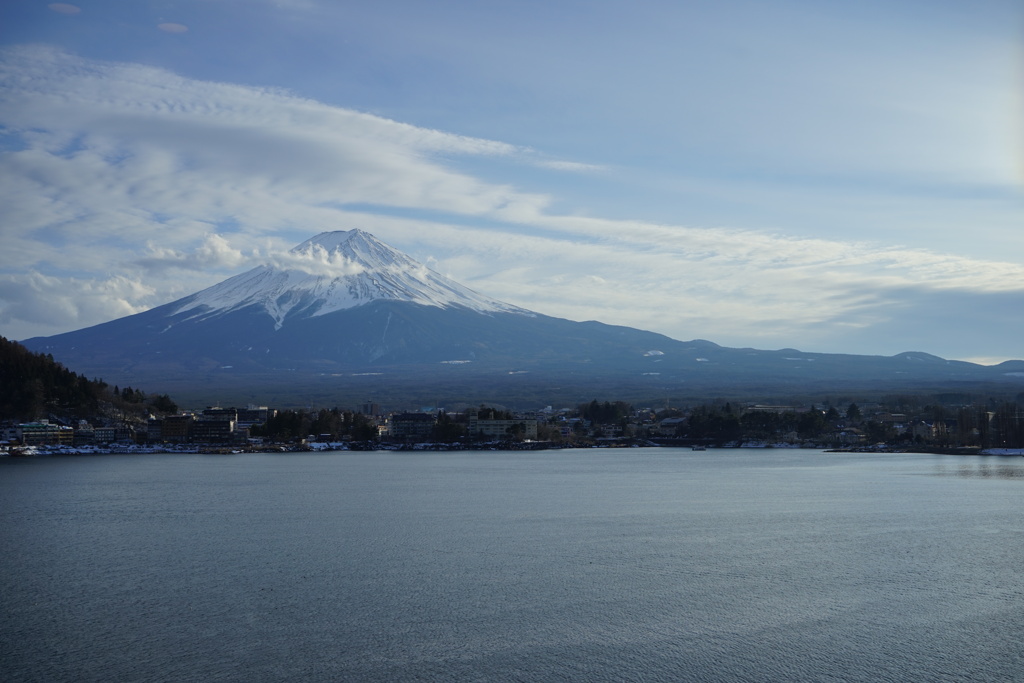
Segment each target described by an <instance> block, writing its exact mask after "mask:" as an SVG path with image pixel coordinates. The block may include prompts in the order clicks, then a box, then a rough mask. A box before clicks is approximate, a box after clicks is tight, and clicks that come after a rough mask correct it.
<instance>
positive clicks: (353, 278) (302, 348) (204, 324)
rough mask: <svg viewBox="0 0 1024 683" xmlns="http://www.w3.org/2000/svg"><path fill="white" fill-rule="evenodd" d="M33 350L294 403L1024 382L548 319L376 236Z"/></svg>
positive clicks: (187, 387)
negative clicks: (685, 339)
mask: <svg viewBox="0 0 1024 683" xmlns="http://www.w3.org/2000/svg"><path fill="white" fill-rule="evenodd" d="M23 344H24V345H25V346H27V347H28V348H29V349H31V350H33V351H40V352H46V353H50V354H52V355H53V357H54V358H55V359H56V360H58V361H60V362H61V363H63V364H64V365H65V366H67V367H68V368H70V369H72V370H73V371H75V372H78V373H81V374H85V375H87V376H90V377H101V378H103V379H104V380H106V381H107V382H109V383H117V384H119V385H122V386H133V387H136V388H142V389H144V390H147V391H159V392H170V393H172V395H174V396H175V397H176V398H180V399H185V400H188V399H192V400H196V401H207V402H213V401H224V402H236V403H240V402H247V401H259V402H276V403H277V404H278V405H283V404H292V405H295V404H298V405H301V404H304V403H317V404H320V405H324V404H328V405H329V404H334V405H344V404H346V402H348V403H349V404H352V403H358V402H362V401H365V400H367V399H373V400H378V401H391V402H396V401H402V402H403V403H408V404H410V405H418V404H420V405H421V404H423V403H424V402H425V401H430V400H445V401H448V402H452V401H466V402H477V401H499V402H516V401H538V402H548V403H550V402H553V401H579V400H589V399H591V398H594V397H595V396H601V397H603V398H612V399H618V398H622V399H627V400H641V399H652V400H656V399H660V400H664V399H666V398H671V397H707V396H711V395H725V396H737V395H742V396H751V397H753V396H765V397H767V396H780V395H790V394H795V393H803V394H806V395H812V394H814V393H815V392H817V393H821V392H824V391H837V390H848V391H856V390H868V389H871V390H879V389H881V390H914V389H925V388H938V387H941V388H943V389H944V390H949V389H954V388H956V387H967V386H975V385H978V384H986V385H987V384H991V383H998V384H999V385H1001V388H1004V389H1007V388H1011V387H1012V385H1014V384H1016V385H1017V386H1018V387H1020V386H1021V385H1022V384H1024V362H1021V361H1010V362H1008V363H1003V364H1002V365H999V366H993V367H988V366H981V365H975V364H972V363H965V362H960V361H946V360H943V359H941V358H938V357H935V356H931V355H928V354H925V353H905V354H900V355H898V356H892V357H881V356H855V355H839V354H817V353H814V354H812V353H802V352H799V351H796V350H794V349H783V350H781V351H758V350H755V349H730V348H725V347H721V346H719V345H717V344H714V343H712V342H708V341H703V340H694V341H689V342H682V341H678V340H674V339H671V338H669V337H666V336H664V335H660V334H656V333H654V332H646V331H643V330H637V329H633V328H628V327H618V326H613V325H606V324H603V323H599V322H593V321H591V322H573V321H570V320H564V319H560V318H554V317H550V316H545V315H542V314H539V313H535V312H532V311H528V310H526V309H523V308H519V307H517V306H513V305H511V304H507V303H504V302H501V301H498V300H496V299H492V298H490V297H487V296H484V295H482V294H480V293H478V292H475V291H473V290H471V289H469V288H467V287H464V286H463V285H461V284H459V283H457V282H454V281H453V280H451V279H449V278H446V277H444V276H443V275H440V274H439V273H436V272H434V271H433V270H431V269H429V268H427V267H426V266H424V265H423V264H421V263H419V262H417V261H415V260H414V259H412V258H410V257H409V256H407V255H405V254H403V253H401V252H399V251H397V250H395V249H393V248H391V247H389V246H388V245H386V244H384V243H383V242H381V241H379V240H377V239H376V238H375V237H373V236H372V235H370V234H369V233H366V232H363V231H361V230H350V231H338V232H325V233H321V234H319V235H317V236H315V237H313V238H311V239H309V240H307V241H305V242H303V243H302V244H300V245H298V246H296V247H295V248H293V249H292V250H291V251H290V252H288V253H287V254H284V255H282V256H280V257H277V258H275V259H273V260H272V261H271V262H268V263H265V264H264V265H261V266H258V267H256V268H253V269H252V270H250V271H248V272H245V273H242V274H240V275H236V276H234V277H231V278H229V279H227V280H225V281H223V282H221V283H219V284H217V285H214V286H212V287H209V288H207V289H204V290H202V291H199V292H196V293H195V294H192V295H190V296H186V297H184V298H182V299H179V300H177V301H173V302H170V303H168V304H164V305H162V306H158V307H156V308H153V309H151V310H149V311H145V312H143V313H139V314H136V315H131V316H128V317H125V318H120V319H118V320H113V321H110V322H107V323H103V324H100V325H96V326H94V327H89V328H85V329H82V330H77V331H74V332H68V333H65V334H59V335H55V336H52V337H36V338H33V339H28V340H26V341H24V342H23ZM1007 384H1009V385H1010V386H1007ZM1017 390H1020V389H1019V388H1018V389H1017Z"/></svg>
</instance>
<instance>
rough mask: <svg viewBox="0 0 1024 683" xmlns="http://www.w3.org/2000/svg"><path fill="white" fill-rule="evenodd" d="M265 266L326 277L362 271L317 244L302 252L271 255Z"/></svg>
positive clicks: (354, 273) (347, 260)
mask: <svg viewBox="0 0 1024 683" xmlns="http://www.w3.org/2000/svg"><path fill="white" fill-rule="evenodd" d="M266 264H267V265H270V266H274V267H276V268H280V269H283V270H297V271H299V272H302V273H307V274H309V275H323V276H327V277H343V276H346V275H358V274H359V273H361V272H363V270H364V268H363V266H361V265H360V264H358V263H356V262H354V261H350V260H349V259H347V258H345V256H344V255H343V254H340V253H330V252H328V251H327V250H326V249H324V248H323V247H322V246H320V245H318V244H314V245H310V246H309V247H308V248H306V249H304V250H302V251H291V250H289V251H286V252H282V253H277V254H273V255H272V256H271V257H270V258H269V259H267V261H266Z"/></svg>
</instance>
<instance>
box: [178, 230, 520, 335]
mask: <svg viewBox="0 0 1024 683" xmlns="http://www.w3.org/2000/svg"><path fill="white" fill-rule="evenodd" d="M380 299H386V300H392V301H408V302H411V303H416V304H421V305H424V306H436V307H438V308H450V307H459V308H465V309H469V310H473V311H477V312H479V313H495V312H502V313H522V314H529V311H526V310H525V309H522V308H518V307H516V306H512V305H510V304H506V303H503V302H501V301H498V300H496V299H491V298H490V297H486V296H484V295H482V294H479V293H477V292H474V291H473V290H471V289H469V288H468V287H463V286H462V285H460V284H459V283H457V282H455V281H454V280H451V279H449V278H447V277H445V276H443V275H441V274H439V273H436V272H434V271H433V270H431V269H429V268H427V267H426V266H424V265H423V264H421V263H419V262H418V261H416V260H414V259H412V258H410V257H409V256H406V255H405V254H403V253H402V252H400V251H398V250H396V249H393V248H392V247H390V246H388V245H386V244H384V243H383V242H381V241H380V240H378V239H377V238H375V237H374V236H373V235H371V234H370V233H368V232H364V231H362V230H348V231H344V230H341V231H335V232H324V233H320V234H319V235H316V236H315V237H311V238H310V239H308V240H306V241H305V242H303V243H302V244H299V245H298V246H296V247H294V248H292V249H291V250H290V251H289V252H287V253H286V254H280V255H277V256H275V257H273V258H271V259H270V260H269V261H268V262H267V263H265V264H263V265H261V266H257V267H256V268H253V269H252V270H250V271H248V272H245V273H242V274H240V275H236V276H234V277H232V278H229V279H227V280H225V281H224V282H221V283H220V284H217V285H214V286H213V287H209V288H207V289H204V290H202V291H200V292H197V293H196V294H193V295H192V296H189V297H186V298H185V299H183V300H182V301H181V305H180V306H179V307H178V308H177V309H176V310H175V313H182V312H185V311H195V316H193V317H203V318H205V317H210V316H213V315H219V314H222V313H227V312H229V311H235V310H239V309H242V308H247V307H249V306H262V307H263V308H264V310H266V312H267V314H268V315H270V316H271V317H272V318H273V319H274V323H275V326H276V327H277V328H280V327H281V326H283V325H284V322H285V318H287V317H288V316H289V315H301V316H302V317H312V316H320V315H325V314H327V313H332V312H334V311H340V310H343V309H347V308H354V307H356V306H361V305H363V304H365V303H368V302H370V301H375V300H380Z"/></svg>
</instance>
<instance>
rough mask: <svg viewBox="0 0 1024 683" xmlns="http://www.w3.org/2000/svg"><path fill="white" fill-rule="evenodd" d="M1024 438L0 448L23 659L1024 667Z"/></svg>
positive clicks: (173, 664)
mask: <svg viewBox="0 0 1024 683" xmlns="http://www.w3.org/2000/svg"><path fill="white" fill-rule="evenodd" d="M1022 502H1024V459H1022V458H1019V457H1018V458H997V457H987V458H986V457H953V456H932V455H881V456H875V455H851V454H824V453H820V452H817V451H787V450H764V451H750V450H747V451H739V450H720V451H714V450H712V451H707V452H703V453H698V452H691V451H688V450H676V449H629V450H626V449H623V450H583V451H547V452H539V453H493V452H488V453H474V452H459V453H348V452H341V453H323V454H289V455H236V456H200V455H147V456H137V455H134V456H96V457H62V458H38V459H30V460H11V459H8V460H2V461H0V515H2V519H0V524H2V527H0V678H2V679H3V680H5V681H47V682H57V681H285V680H288V681H294V680H313V681H413V680H416V681H432V680H438V681H781V680H801V681H1011V680H1017V681H1020V680H1024V523H1022V521H1021V513H1022V506H1021V503H1022Z"/></svg>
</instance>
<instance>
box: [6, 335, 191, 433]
mask: <svg viewBox="0 0 1024 683" xmlns="http://www.w3.org/2000/svg"><path fill="white" fill-rule="evenodd" d="M150 409H154V410H155V411H156V412H173V411H175V410H177V406H175V405H174V402H173V401H171V400H170V397H168V396H166V395H159V396H153V397H149V396H146V394H144V393H143V392H141V391H139V390H137V389H132V388H131V387H125V388H124V389H120V388H118V387H113V388H111V387H110V386H109V385H108V384H107V383H106V382H104V381H103V380H100V379H89V378H87V377H85V376H84V375H80V374H77V373H75V372H72V371H71V370H68V369H67V368H65V367H64V366H63V365H61V364H60V363H58V362H56V361H55V360H54V359H53V356H51V355H49V354H44V353H33V352H32V351H29V350H28V349H26V348H25V347H24V346H22V345H21V344H19V343H18V342H15V341H11V340H9V339H6V338H4V337H0V419H2V420H22V421H23V420H34V419H39V418H43V417H57V418H61V419H68V420H70V419H90V418H94V417H96V416H99V415H103V414H107V413H110V412H118V413H119V414H120V415H122V416H125V415H126V414H133V413H139V414H142V413H145V412H147V411H148V410H150Z"/></svg>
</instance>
